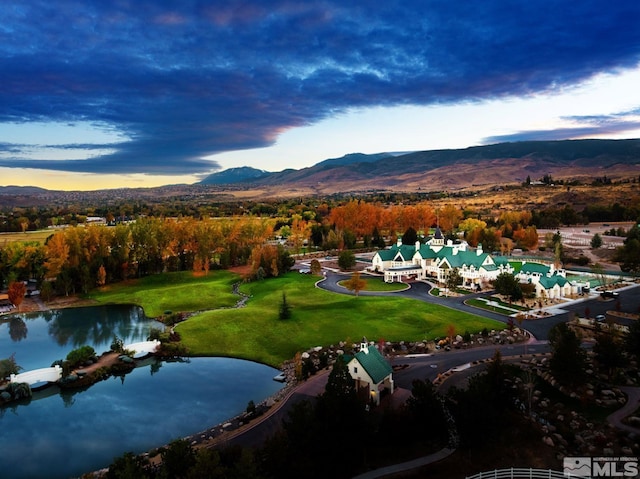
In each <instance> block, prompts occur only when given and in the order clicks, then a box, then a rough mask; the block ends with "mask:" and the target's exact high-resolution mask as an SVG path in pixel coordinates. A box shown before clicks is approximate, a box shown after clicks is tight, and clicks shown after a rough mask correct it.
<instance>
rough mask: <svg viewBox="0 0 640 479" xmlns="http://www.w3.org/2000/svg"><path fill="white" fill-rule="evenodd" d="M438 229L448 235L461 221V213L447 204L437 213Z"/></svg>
mask: <svg viewBox="0 0 640 479" xmlns="http://www.w3.org/2000/svg"><path fill="white" fill-rule="evenodd" d="M438 218H439V222H440V228H441V229H442V230H443V231H447V232H449V233H451V232H453V230H454V228H456V227H457V226H458V224H459V223H460V220H462V211H461V210H460V209H458V208H456V207H455V206H454V205H452V204H447V205H445V206H444V207H443V208H441V209H440V211H439V213H438Z"/></svg>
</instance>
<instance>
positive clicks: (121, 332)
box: [0, 305, 164, 370]
mask: <svg viewBox="0 0 640 479" xmlns="http://www.w3.org/2000/svg"><path fill="white" fill-rule="evenodd" d="M152 328H156V329H164V326H163V325H162V323H159V322H157V321H155V320H153V319H149V318H147V317H146V316H145V315H144V312H143V311H142V309H141V308H139V307H136V306H129V305H124V306H122V305H114V306H93V307H84V308H69V309H61V310H56V311H44V312H40V313H27V314H22V315H14V316H11V317H9V318H7V319H6V320H5V321H3V322H0V359H1V358H4V357H7V356H9V355H10V354H12V353H14V352H15V353H16V362H17V363H18V365H20V366H21V367H22V368H23V369H24V370H31V369H37V368H41V367H48V366H50V365H51V363H52V362H54V361H56V360H59V359H64V358H65V357H66V355H67V354H68V353H69V352H70V351H71V350H73V349H76V348H79V347H81V346H85V345H87V346H91V347H93V348H94V349H95V350H96V352H97V353H98V354H101V353H102V352H104V351H107V350H109V349H110V346H111V343H112V341H113V337H114V335H115V336H118V337H119V338H120V339H122V340H123V341H124V342H125V344H126V343H133V342H138V341H145V340H146V339H147V338H148V336H149V333H150V331H151V329H152Z"/></svg>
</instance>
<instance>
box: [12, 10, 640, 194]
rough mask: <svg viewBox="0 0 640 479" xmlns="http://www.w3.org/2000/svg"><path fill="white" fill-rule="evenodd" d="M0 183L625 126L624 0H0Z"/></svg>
mask: <svg viewBox="0 0 640 479" xmlns="http://www.w3.org/2000/svg"><path fill="white" fill-rule="evenodd" d="M0 18H2V22H0V186H8V185H19V186H40V187H43V188H48V189H58V190H95V189H103V188H130V187H152V186H159V185H163V184H176V183H194V182H197V181H199V180H201V179H202V178H204V177H206V176H207V175H209V174H211V173H215V172H217V171H221V170H224V169H227V168H232V167H239V166H251V167H254V168H259V169H263V170H267V171H281V170H284V169H287V168H295V169H300V168H304V167H308V166H312V165H313V164H315V163H318V162H320V161H322V160H325V159H327V158H337V157H340V156H343V155H345V154H348V153H356V152H360V153H379V152H398V151H415V150H431V149H445V148H466V147H469V146H476V145H483V144H491V143H498V142H503V141H520V140H556V139H577V138H612V139H618V138H640V28H638V25H639V24H640V2H638V1H637V0H616V1H613V2H612V1H601V0H597V1H594V0H581V1H578V2H576V1H574V0H562V1H553V0H530V1H526V2H525V1H520V0H495V1H492V0H483V1H476V0H457V1H454V2H452V1H446V0H438V1H430V0H414V1H408V0H405V1H395V0H385V1H384V2H372V1H370V0H367V1H357V0H352V1H349V2H344V1H342V0H340V1H331V0H327V1H311V0H309V1H300V0H296V1H289V0H271V1H255V0H253V1H252V0H248V1H238V0H230V1H220V0H216V1H208V0H177V1H162V0H57V1H55V2H51V1H50V0H43V1H39V0H15V1H14V0H3V1H2V2H1V3H0Z"/></svg>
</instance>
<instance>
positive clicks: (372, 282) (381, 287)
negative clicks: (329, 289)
mask: <svg viewBox="0 0 640 479" xmlns="http://www.w3.org/2000/svg"><path fill="white" fill-rule="evenodd" d="M360 279H363V280H364V281H366V282H367V286H366V287H365V288H364V289H363V290H362V291H376V292H385V291H403V290H405V289H407V285H406V284H404V283H385V282H384V280H383V279H382V278H366V277H362V276H360ZM344 281H346V280H343V281H339V282H338V284H339V285H340V286H342V287H344Z"/></svg>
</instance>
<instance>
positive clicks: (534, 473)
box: [466, 467, 579, 479]
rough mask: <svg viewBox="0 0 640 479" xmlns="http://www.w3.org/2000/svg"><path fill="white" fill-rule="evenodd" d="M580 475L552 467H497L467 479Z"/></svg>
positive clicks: (552, 478)
mask: <svg viewBox="0 0 640 479" xmlns="http://www.w3.org/2000/svg"><path fill="white" fill-rule="evenodd" d="M568 477H579V476H574V475H572V474H569V473H565V472H560V471H552V470H551V469H528V468H515V467H512V468H511V469H496V470H494V471H488V472H480V473H478V474H474V475H473V476H467V478H466V479H566V478H568Z"/></svg>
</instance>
